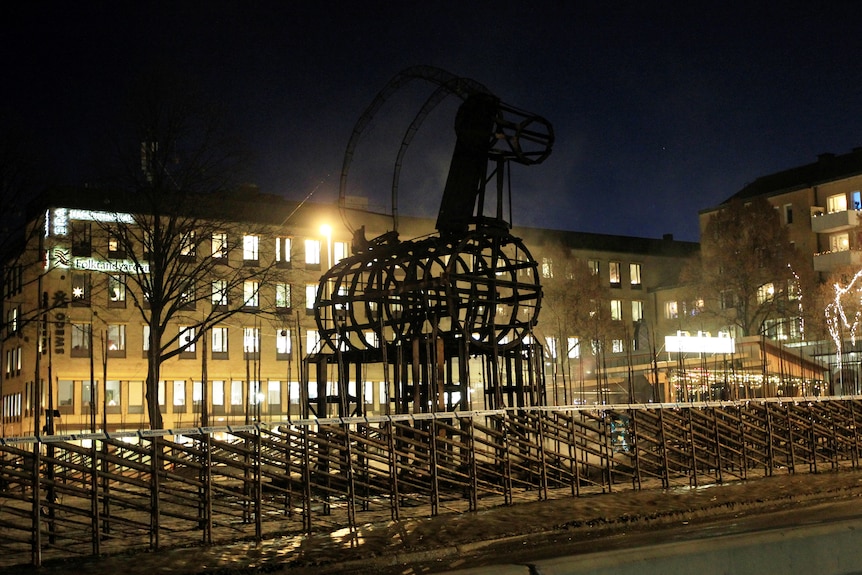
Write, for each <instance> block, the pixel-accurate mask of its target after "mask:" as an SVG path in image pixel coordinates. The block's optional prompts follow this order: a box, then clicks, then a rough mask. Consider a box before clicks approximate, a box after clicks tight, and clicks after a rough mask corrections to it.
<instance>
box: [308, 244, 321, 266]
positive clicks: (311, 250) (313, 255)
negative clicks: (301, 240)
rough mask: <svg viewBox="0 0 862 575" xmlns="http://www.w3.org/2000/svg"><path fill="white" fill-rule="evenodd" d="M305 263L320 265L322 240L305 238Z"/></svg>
mask: <svg viewBox="0 0 862 575" xmlns="http://www.w3.org/2000/svg"><path fill="white" fill-rule="evenodd" d="M305 263H306V264H308V265H310V266H319V265H320V240H311V239H308V240H305Z"/></svg>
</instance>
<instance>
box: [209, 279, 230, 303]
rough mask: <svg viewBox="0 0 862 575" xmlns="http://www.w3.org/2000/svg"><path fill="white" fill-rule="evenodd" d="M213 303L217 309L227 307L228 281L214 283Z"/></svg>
mask: <svg viewBox="0 0 862 575" xmlns="http://www.w3.org/2000/svg"><path fill="white" fill-rule="evenodd" d="M212 303H213V305H214V306H217V307H221V306H226V305H227V280H215V281H214V282H213V283H212Z"/></svg>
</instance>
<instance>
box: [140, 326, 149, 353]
mask: <svg viewBox="0 0 862 575" xmlns="http://www.w3.org/2000/svg"><path fill="white" fill-rule="evenodd" d="M143 332H144V333H143V339H142V341H143V342H144V343H143V349H144V351H150V326H148V325H145V326H143Z"/></svg>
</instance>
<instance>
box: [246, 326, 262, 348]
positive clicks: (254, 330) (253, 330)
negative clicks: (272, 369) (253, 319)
mask: <svg viewBox="0 0 862 575" xmlns="http://www.w3.org/2000/svg"><path fill="white" fill-rule="evenodd" d="M242 349H243V351H244V352H245V353H258V352H260V328H259V327H244V328H243V329H242Z"/></svg>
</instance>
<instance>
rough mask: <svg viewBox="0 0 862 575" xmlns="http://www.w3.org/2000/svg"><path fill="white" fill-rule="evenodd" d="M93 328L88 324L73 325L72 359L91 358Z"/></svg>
mask: <svg viewBox="0 0 862 575" xmlns="http://www.w3.org/2000/svg"><path fill="white" fill-rule="evenodd" d="M91 328H92V326H91V325H90V324H88V323H73V324H72V354H71V355H72V357H90V341H91V340H92V336H91V332H90V329H91Z"/></svg>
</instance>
